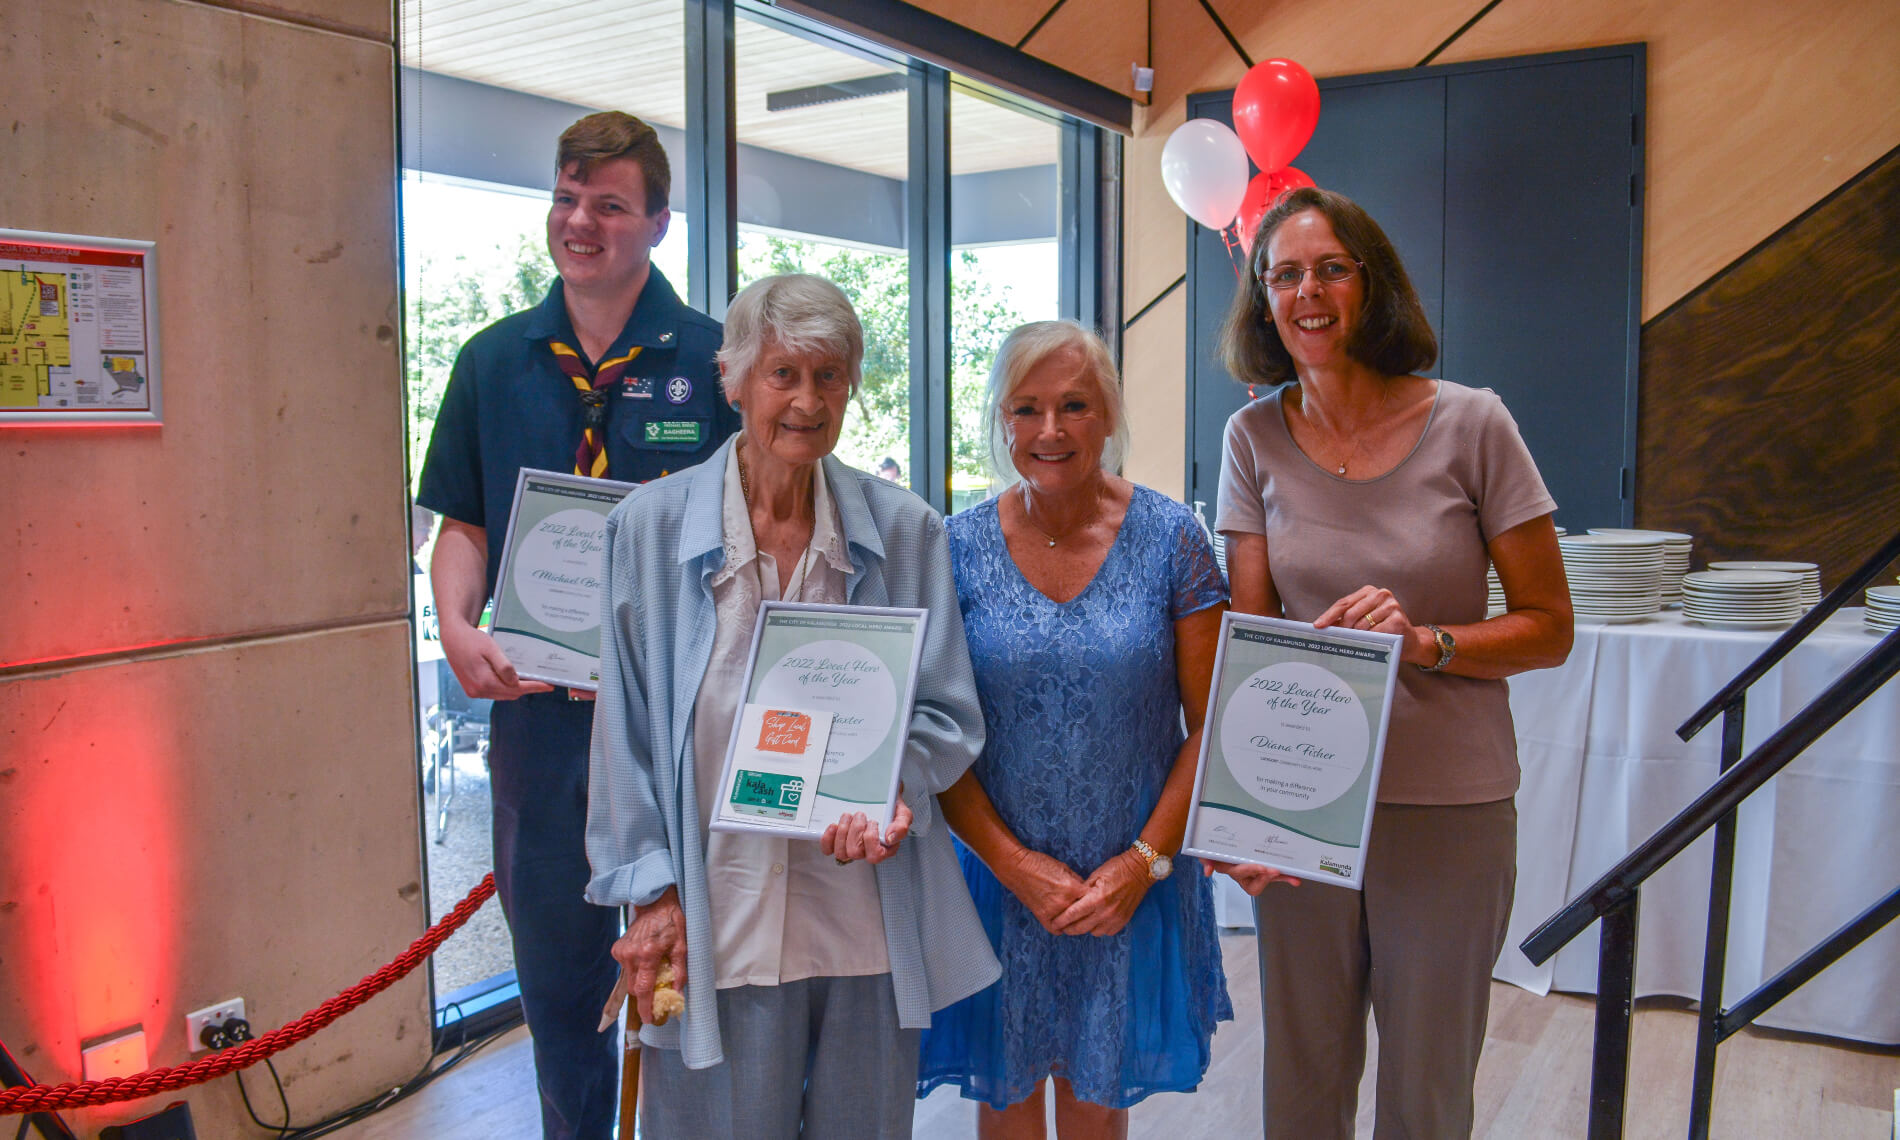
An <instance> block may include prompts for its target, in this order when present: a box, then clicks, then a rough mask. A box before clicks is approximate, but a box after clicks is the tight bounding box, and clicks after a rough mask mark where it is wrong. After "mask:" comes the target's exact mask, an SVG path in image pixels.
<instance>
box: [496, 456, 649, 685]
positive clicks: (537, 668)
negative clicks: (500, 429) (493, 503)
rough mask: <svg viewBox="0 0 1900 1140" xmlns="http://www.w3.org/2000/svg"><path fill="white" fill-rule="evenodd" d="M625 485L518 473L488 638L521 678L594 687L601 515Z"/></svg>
mask: <svg viewBox="0 0 1900 1140" xmlns="http://www.w3.org/2000/svg"><path fill="white" fill-rule="evenodd" d="M633 488H634V484H632V483H616V482H614V481H613V480H610V479H589V478H586V477H585V476H581V475H563V474H561V473H560V472H558V471H536V470H534V469H532V468H526V467H524V468H522V470H521V474H520V475H519V476H517V477H516V479H515V505H514V509H513V510H511V511H510V512H509V513H508V537H507V540H506V543H507V545H505V546H504V547H502V553H501V571H500V573H499V574H497V576H496V578H495V612H494V616H493V618H492V619H491V622H490V626H489V634H490V635H491V636H493V637H494V639H495V644H497V645H499V646H501V651H502V652H503V653H506V654H507V655H508V660H509V661H510V662H511V663H512V664H513V665H514V667H515V672H516V673H517V674H519V675H520V676H521V677H522V678H523V679H524V680H529V681H546V682H547V683H548V684H550V685H566V686H567V687H568V688H570V689H599V688H600V603H601V597H602V593H603V591H602V589H601V587H602V585H603V584H604V583H603V582H602V581H601V576H600V571H601V564H602V562H603V561H604V560H605V556H606V553H607V515H608V514H609V513H610V512H611V511H612V510H613V509H614V507H616V506H618V505H619V503H620V500H622V499H624V498H626V497H627V493H628V492H629V491H631V490H633Z"/></svg>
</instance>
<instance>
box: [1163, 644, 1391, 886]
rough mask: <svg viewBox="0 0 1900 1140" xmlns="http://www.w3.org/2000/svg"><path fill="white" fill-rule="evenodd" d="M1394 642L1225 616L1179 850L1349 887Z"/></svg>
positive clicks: (1358, 870) (1371, 786)
mask: <svg viewBox="0 0 1900 1140" xmlns="http://www.w3.org/2000/svg"><path fill="white" fill-rule="evenodd" d="M1399 652H1400V639H1399V638H1398V637H1397V636H1395V635H1393V634H1389V633H1368V632H1366V631H1364V630H1349V629H1338V628H1332V629H1314V628H1313V627H1312V626H1310V625H1307V624H1305V623H1303V622H1293V621H1282V620H1280V619H1278V618H1263V617H1255V616H1252V615H1248V614H1236V613H1229V614H1227V615H1225V617H1223V618H1222V620H1221V639H1220V648H1219V651H1218V653H1217V655H1216V657H1215V659H1214V682H1213V689H1212V695H1211V700H1210V701H1209V707H1208V711H1207V723H1206V727H1205V728H1204V729H1203V730H1202V732H1201V757H1200V765H1199V768H1198V770H1197V771H1196V773H1195V778H1194V808H1193V811H1192V813H1191V814H1190V816H1189V818H1188V830H1187V836H1186V841H1185V842H1184V844H1183V846H1182V850H1183V851H1184V852H1186V853H1187V854H1189V855H1198V856H1203V857H1205V858H1209V859H1215V860H1218V861H1220V862H1223V863H1258V864H1260V865H1262V866H1265V867H1271V868H1273V869H1274V870H1276V871H1280V872H1283V873H1285V874H1288V875H1292V876H1295V877H1297V878H1300V879H1311V880H1314V881H1316V882H1322V883H1334V884H1337V885H1339V886H1344V887H1351V888H1353V889H1355V890H1357V889H1358V888H1359V885H1360V881H1361V879H1362V878H1363V876H1364V874H1365V853H1366V839H1367V836H1368V835H1369V833H1370V832H1371V829H1372V811H1373V807H1374V804H1375V802H1376V798H1377V793H1378V788H1379V769H1380V762H1381V760H1382V759H1383V757H1384V755H1385V732H1386V723H1387V721H1388V719H1389V718H1390V716H1391V712H1392V693H1393V690H1394V689H1395V688H1396V686H1397V683H1398V666H1399Z"/></svg>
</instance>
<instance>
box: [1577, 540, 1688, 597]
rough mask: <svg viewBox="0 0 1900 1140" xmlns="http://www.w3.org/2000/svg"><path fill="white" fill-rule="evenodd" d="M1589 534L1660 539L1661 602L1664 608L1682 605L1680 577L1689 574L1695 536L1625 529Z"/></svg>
mask: <svg viewBox="0 0 1900 1140" xmlns="http://www.w3.org/2000/svg"><path fill="white" fill-rule="evenodd" d="M1590 533H1591V534H1626V535H1628V534H1633V535H1647V536H1650V537H1654V538H1660V539H1662V543H1663V568H1662V601H1663V605H1665V606H1679V605H1681V604H1682V576H1683V575H1684V574H1687V573H1688V572H1689V553H1690V551H1691V550H1693V549H1694V548H1695V536H1694V535H1692V534H1683V533H1682V532H1681V531H1675V530H1630V529H1628V528H1625V527H1614V526H1602V527H1591V528H1590Z"/></svg>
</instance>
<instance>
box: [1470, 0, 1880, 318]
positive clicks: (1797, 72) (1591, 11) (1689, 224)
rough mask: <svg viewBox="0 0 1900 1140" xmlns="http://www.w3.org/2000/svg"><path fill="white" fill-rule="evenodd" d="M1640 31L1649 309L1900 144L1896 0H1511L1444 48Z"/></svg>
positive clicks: (1522, 51) (1527, 47)
mask: <svg viewBox="0 0 1900 1140" xmlns="http://www.w3.org/2000/svg"><path fill="white" fill-rule="evenodd" d="M1637 40H1641V41H1644V42H1646V43H1647V44H1648V45H1649V105H1648V111H1647V121H1648V129H1649V137H1648V140H1647V151H1648V164H1649V170H1648V198H1647V200H1646V202H1645V210H1644V247H1645V249H1644V258H1643V261H1644V282H1643V285H1644V290H1643V293H1644V300H1643V318H1644V319H1645V320H1647V319H1649V318H1650V317H1652V316H1654V315H1656V314H1657V313H1659V312H1661V311H1662V310H1664V309H1666V308H1668V307H1669V306H1670V305H1671V304H1673V303H1675V301H1677V300H1678V299H1680V298H1681V297H1682V296H1683V295H1685V294H1686V293H1688V292H1689V291H1690V290H1692V289H1694V288H1695V287H1696V286H1697V285H1699V284H1701V283H1702V282H1703V281H1706V280H1708V278H1709V277H1710V275H1711V274H1713V273H1715V272H1716V271H1717V270H1719V269H1721V268H1722V267H1723V266H1725V265H1728V264H1729V263H1730V262H1732V261H1734V260H1735V259H1736V258H1737V257H1740V256H1741V255H1742V254H1743V253H1745V252H1747V251H1748V249H1749V248H1751V247H1752V246H1754V245H1755V243H1757V242H1759V241H1761V240H1762V239H1763V238H1765V237H1767V236H1768V235H1769V234H1771V233H1773V232H1774V231H1775V230H1776V229H1777V228H1779V227H1780V226H1782V225H1784V224H1785V223H1786V222H1787V221H1788V220H1789V219H1791V218H1793V217H1795V216H1796V215H1797V214H1799V213H1801V211H1803V210H1805V209H1807V208H1808V207H1809V206H1812V205H1813V204H1814V203H1815V202H1818V201H1820V200H1821V199H1822V198H1824V197H1826V196H1827V195H1828V194H1829V193H1830V192H1832V191H1833V190H1834V189H1835V188H1836V187H1838V186H1840V185H1841V184H1842V183H1844V182H1846V181H1847V180H1848V179H1849V178H1852V177H1853V176H1854V175H1855V174H1857V173H1859V172H1860V171H1861V170H1864V169H1865V168H1866V167H1867V166H1868V164H1870V163H1872V162H1873V161H1875V160H1876V159H1878V158H1879V157H1880V156H1881V155H1882V154H1884V153H1886V152H1887V151H1888V150H1889V149H1890V148H1892V147H1893V146H1894V145H1895V144H1897V143H1900V4H1894V3H1892V0H1841V2H1840V3H1833V4H1821V5H1811V6H1791V5H1786V4H1775V3H1768V2H1765V0H1749V2H1746V3H1734V2H1732V0H1670V2H1668V3H1658V2H1654V0H1605V2H1602V3H1587V4H1586V3H1577V2H1574V0H1506V2H1505V3H1503V4H1500V5H1498V7H1497V8H1495V9H1493V10H1492V11H1491V12H1490V13H1489V14H1487V15H1486V16H1485V17H1484V18H1483V19H1482V20H1479V21H1478V23H1477V24H1476V25H1474V26H1473V27H1472V28H1471V30H1470V31H1468V32H1466V33H1465V34H1464V35H1463V36H1462V37H1460V38H1459V39H1458V41H1457V42H1456V43H1454V44H1453V45H1452V46H1451V47H1450V49H1448V50H1447V51H1446V52H1445V54H1444V55H1443V56H1441V57H1440V59H1439V60H1438V62H1441V63H1452V62H1456V61H1459V60H1470V59H1488V58H1493V57H1498V56H1509V55H1528V54H1531V53H1533V52H1541V51H1562V50H1569V49H1573V48H1585V47H1598V46H1603V45H1607V44H1614V43H1627V42H1631V41H1637Z"/></svg>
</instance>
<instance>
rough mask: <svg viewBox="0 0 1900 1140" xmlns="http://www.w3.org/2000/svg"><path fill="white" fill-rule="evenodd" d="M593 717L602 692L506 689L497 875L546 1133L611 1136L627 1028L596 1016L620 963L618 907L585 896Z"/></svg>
mask: <svg viewBox="0 0 1900 1140" xmlns="http://www.w3.org/2000/svg"><path fill="white" fill-rule="evenodd" d="M593 724H594V706H593V704H592V703H591V702H583V701H569V700H568V699H567V696H566V694H565V693H562V692H556V693H540V694H535V695H533V696H528V697H524V698H522V699H520V700H516V701H496V702H495V709H494V714H493V720H492V724H491V733H492V735H491V738H490V743H489V751H488V758H489V766H490V770H491V780H492V786H493V789H494V797H495V887H496V893H497V894H499V895H500V896H501V906H502V910H503V912H504V913H505V914H506V915H507V916H508V930H509V933H510V934H512V935H513V938H514V951H515V975H516V977H517V978H518V979H519V980H520V982H521V1008H522V1012H523V1013H524V1014H526V1015H527V1019H528V1032H529V1033H530V1034H531V1035H532V1036H533V1038H534V1073H535V1082H536V1084H537V1085H538V1086H539V1088H540V1092H541V1129H542V1135H543V1136H544V1137H546V1140H607V1137H608V1136H610V1135H611V1134H612V1131H613V1126H614V1121H615V1119H616V1118H617V1116H618V1115H619V1110H620V1104H619V1097H618V1091H619V1090H618V1082H619V1075H620V1074H619V1061H620V1058H619V1050H618V1048H617V1047H616V1046H617V1044H618V1042H617V1033H616V1031H615V1030H614V1029H611V1028H610V1029H608V1030H607V1031H606V1032H604V1033H602V1032H597V1031H596V1028H595V1027H596V1026H597V1025H599V1023H600V1009H601V1006H602V1005H603V1004H604V1003H605V1002H606V1000H607V994H608V992H609V991H611V990H612V989H613V986H614V979H615V976H616V973H617V970H618V967H617V966H615V965H614V961H613V956H612V954H611V953H610V950H611V948H612V946H613V942H614V939H615V938H616V937H618V936H619V933H620V915H619V913H618V912H617V911H616V910H615V909H614V908H612V907H602V906H595V905H593V904H592V903H589V902H588V901H587V900H586V899H584V898H582V897H581V892H582V891H583V890H585V889H586V887H587V880H588V877H589V876H588V867H587V853H586V850H585V848H584V846H583V835H584V833H585V831H586V827H587V745H588V739H589V737H590V736H591V734H592V732H593Z"/></svg>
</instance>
